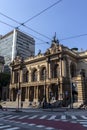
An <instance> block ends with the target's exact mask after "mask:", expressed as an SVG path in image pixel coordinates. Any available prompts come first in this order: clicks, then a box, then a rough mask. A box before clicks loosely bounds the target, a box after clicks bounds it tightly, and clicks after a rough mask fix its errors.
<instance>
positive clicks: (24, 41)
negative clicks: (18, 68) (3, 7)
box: [0, 29, 35, 70]
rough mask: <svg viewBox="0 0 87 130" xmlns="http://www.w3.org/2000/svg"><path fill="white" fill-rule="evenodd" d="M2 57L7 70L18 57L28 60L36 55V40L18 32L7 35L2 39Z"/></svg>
mask: <svg viewBox="0 0 87 130" xmlns="http://www.w3.org/2000/svg"><path fill="white" fill-rule="evenodd" d="M0 55H1V56H4V59H5V70H6V68H8V66H9V64H10V63H11V61H13V59H15V57H16V56H21V57H22V58H24V59H25V58H27V57H29V56H31V55H35V40H34V39H33V38H32V37H31V36H29V35H27V34H25V33H23V32H21V31H19V30H17V29H14V30H13V31H11V32H9V33H7V34H6V35H4V36H1V37H0Z"/></svg>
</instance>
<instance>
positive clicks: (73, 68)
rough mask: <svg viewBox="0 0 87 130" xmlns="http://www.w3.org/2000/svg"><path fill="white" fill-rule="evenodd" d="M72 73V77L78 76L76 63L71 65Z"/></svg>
mask: <svg viewBox="0 0 87 130" xmlns="http://www.w3.org/2000/svg"><path fill="white" fill-rule="evenodd" d="M70 73H71V77H75V76H76V65H75V64H74V63H71V65H70Z"/></svg>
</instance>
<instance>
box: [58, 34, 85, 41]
mask: <svg viewBox="0 0 87 130" xmlns="http://www.w3.org/2000/svg"><path fill="white" fill-rule="evenodd" d="M83 36H87V33H86V34H80V35H75V36H71V37H66V38H62V39H60V40H59V41H64V40H69V39H74V38H79V37H83Z"/></svg>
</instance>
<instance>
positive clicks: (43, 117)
mask: <svg viewBox="0 0 87 130" xmlns="http://www.w3.org/2000/svg"><path fill="white" fill-rule="evenodd" d="M46 117H47V115H44V116H42V117H40V118H39V119H45V118H46Z"/></svg>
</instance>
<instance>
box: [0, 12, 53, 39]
mask: <svg viewBox="0 0 87 130" xmlns="http://www.w3.org/2000/svg"><path fill="white" fill-rule="evenodd" d="M0 15H2V16H4V17H6V18H8V19H10V20H11V21H13V22H15V23H17V24H19V25H22V26H23V27H25V28H27V29H29V30H32V31H33V32H35V33H37V34H39V35H41V36H43V37H45V38H47V39H49V40H51V38H49V37H47V36H46V35H44V34H42V33H40V32H38V31H36V30H34V29H32V28H30V27H28V26H26V25H24V24H23V23H20V22H18V21H17V20H15V19H13V18H11V17H9V16H7V15H5V14H3V13H1V12H0ZM14 28H17V29H19V26H17V27H14Z"/></svg>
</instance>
